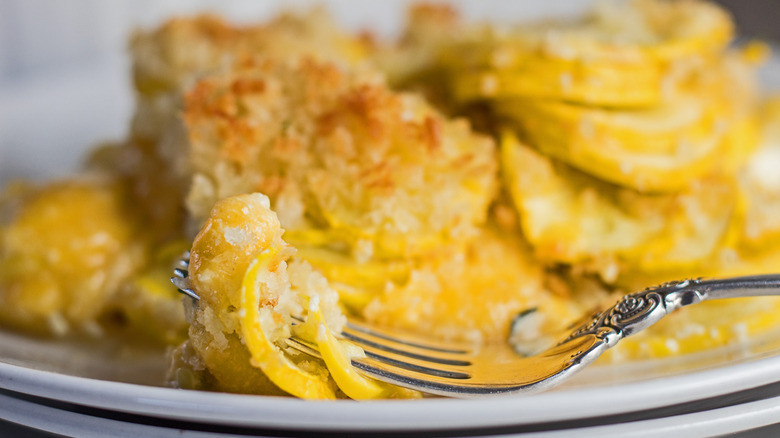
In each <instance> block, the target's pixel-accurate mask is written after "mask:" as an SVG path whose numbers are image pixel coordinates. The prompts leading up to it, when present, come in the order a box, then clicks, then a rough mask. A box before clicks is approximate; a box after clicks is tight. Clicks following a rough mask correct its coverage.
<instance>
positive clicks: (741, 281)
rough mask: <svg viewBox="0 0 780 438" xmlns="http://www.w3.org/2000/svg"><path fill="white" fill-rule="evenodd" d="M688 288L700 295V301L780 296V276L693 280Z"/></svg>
mask: <svg viewBox="0 0 780 438" xmlns="http://www.w3.org/2000/svg"><path fill="white" fill-rule="evenodd" d="M690 287H691V288H693V289H696V290H697V291H698V292H699V293H700V294H701V295H702V300H718V299H723V298H741V297H753V296H766V295H780V274H768V275H752V276H748V277H734V278H724V279H715V280H694V281H693V283H692V284H691V286H690Z"/></svg>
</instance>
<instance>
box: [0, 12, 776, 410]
mask: <svg viewBox="0 0 780 438" xmlns="http://www.w3.org/2000/svg"><path fill="white" fill-rule="evenodd" d="M735 35H736V30H735V27H734V24H733V22H732V19H731V17H730V16H729V14H728V13H727V12H726V11H725V10H723V9H721V8H720V7H719V6H716V5H714V4H711V3H708V2H704V1H697V0H680V1H667V0H632V1H610V2H601V3H598V5H597V6H596V7H594V9H593V10H592V11H591V12H590V13H589V14H588V15H587V16H585V17H583V18H580V19H577V20H559V21H554V20H545V21H541V22H537V23H526V24H515V25H499V24H495V23H475V22H469V21H467V20H463V19H461V18H459V17H458V14H457V11H455V10H454V9H453V8H451V7H449V6H446V5H416V6H413V7H412V8H411V9H410V12H409V18H408V23H407V26H406V28H405V29H404V30H403V31H402V33H401V36H400V37H399V38H398V39H397V41H393V42H385V41H379V40H378V39H376V38H374V37H372V36H370V35H369V34H367V33H360V34H358V33H350V32H347V31H346V30H343V29H341V28H340V27H339V26H338V25H337V24H336V23H334V21H333V20H331V18H330V17H329V16H328V14H327V12H326V11H324V10H322V9H314V10H312V11H310V12H308V13H303V14H291V13H286V14H282V15H280V16H278V17H277V18H274V19H272V20H271V21H268V22H265V23H259V24H252V25H243V26H236V25H233V24H230V23H227V22H225V21H223V20H222V19H220V18H218V17H215V16H211V15H201V16H195V17H187V18H174V19H171V20H169V21H168V22H166V23H164V24H162V25H161V26H160V27H158V28H156V29H152V30H145V31H139V32H137V33H136V34H134V35H133V36H132V38H131V41H130V53H131V56H132V60H133V70H132V72H133V84H134V87H135V100H136V106H135V113H134V115H133V118H132V121H131V124H130V132H129V134H128V136H127V138H126V139H124V140H122V141H120V142H116V143H112V144H107V145H102V146H100V147H98V148H96V149H95V150H94V152H93V153H92V154H91V155H90V156H89V157H88V159H86V160H85V165H84V171H83V172H82V174H80V175H79V176H74V177H73V178H70V179H66V180H63V181H55V182H51V183H47V184H37V185H36V184H33V183H27V182H12V183H10V184H8V185H7V187H5V188H4V189H3V191H2V192H1V194H0V324H1V325H2V326H4V327H7V328H9V329H13V330H19V331H22V332H26V333H29V334H33V335H37V336H54V337H57V336H59V337H69V336H76V337H78V336H87V337H93V338H100V337H101V336H113V335H114V333H115V332H116V331H117V330H118V331H122V332H128V333H132V334H134V335H135V334H137V335H141V336H142V337H143V338H144V339H146V342H149V343H156V344H158V345H161V346H167V348H168V353H167V354H168V359H169V363H170V366H169V371H168V381H167V382H166V383H167V384H168V385H170V386H173V387H178V388H186V389H201V390H213V391H227V392H238V393H251V394H265V395H292V396H296V397H302V398H317V399H335V398H353V399H372V398H416V397H420V396H421V394H419V393H417V392H415V391H411V390H406V389H402V388H399V387H395V386H392V385H389V384H385V383H381V382H378V381H375V380H373V379H370V378H367V377H365V376H363V375H362V374H360V373H359V372H358V371H357V370H356V369H355V368H353V366H352V365H351V363H350V358H351V357H355V356H359V355H362V354H364V352H363V351H362V350H361V349H360V348H358V347H356V346H354V345H353V344H351V343H349V342H347V341H344V340H342V339H340V338H338V337H337V336H335V334H336V333H338V332H339V331H340V328H341V327H342V326H343V324H344V323H345V321H346V318H345V315H352V316H356V317H359V318H361V319H363V320H365V321H367V322H368V323H369V324H373V325H377V326H390V327H398V328H403V329H406V330H409V331H411V332H415V331H416V332H419V333H425V334H427V335H431V336H435V337H437V338H440V339H443V340H457V341H461V342H469V343H473V344H487V343H495V342H506V340H507V339H508V338H510V335H512V339H513V341H514V342H516V343H517V345H518V346H519V347H518V348H522V345H523V343H528V344H529V345H531V344H533V342H534V341H538V338H541V337H543V336H544V335H545V334H551V333H555V332H557V331H559V330H562V329H563V328H564V327H566V326H567V325H568V324H569V323H570V322H572V320H573V319H574V318H576V317H577V316H578V315H581V314H583V313H585V312H586V311H588V310H589V309H591V308H592V307H594V306H597V305H605V304H610V303H611V302H612V301H614V300H615V298H616V297H617V296H620V295H622V294H624V293H627V292H631V291H635V290H639V289H643V288H645V287H648V286H652V285H654V284H657V283H661V282H664V281H669V280H675V279H680V278H686V277H699V276H732V275H747V274H759V273H769V272H777V271H778V270H779V269H780V246H778V245H777V244H776V243H774V242H776V241H777V239H778V236H780V180H778V173H777V171H776V169H777V168H778V166H780V98H777V97H775V98H773V97H770V96H767V94H766V93H765V92H763V91H762V90H761V87H760V84H759V83H758V81H757V75H756V71H757V69H758V67H759V66H760V64H761V62H762V61H763V60H764V59H765V58H766V57H767V56H768V49H767V47H766V46H765V45H763V44H761V43H758V42H750V43H745V44H742V45H736V44H733V39H734V37H735ZM187 250H189V251H190V264H189V279H190V281H191V283H192V287H193V289H194V290H195V291H196V292H197V294H198V296H200V300H198V301H194V300H192V299H190V298H187V297H184V298H183V299H182V298H181V297H180V296H179V295H178V294H177V293H176V290H175V288H174V287H173V286H171V285H170V284H169V280H168V277H169V276H170V274H169V273H170V272H171V271H172V270H173V267H174V264H175V262H176V261H177V259H178V258H179V257H180V256H181V254H182V253H184V251H187ZM778 312H780V299H778V298H776V297H763V298H751V299H741V300H739V301H735V302H730V301H726V302H713V303H709V302H708V303H704V304H702V305H700V306H697V307H696V308H695V309H692V310H690V311H687V312H684V313H680V314H675V315H671V316H670V317H669V318H666V319H664V320H663V321H662V322H661V323H659V324H658V325H657V326H654V327H653V328H651V329H649V330H647V331H646V332H643V333H642V334H640V335H638V336H635V337H632V338H629V339H628V340H626V341H624V342H622V343H621V344H620V346H619V347H617V348H615V349H613V350H610V352H609V353H608V354H607V355H605V357H604V358H603V359H601V362H602V363H607V362H610V361H612V362H620V361H638V360H646V359H653V358H662V357H666V356H673V355H680V354H687V353H694V352H700V351H703V350H706V349H710V348H715V347H720V346H725V345H738V344H740V343H742V342H745V341H746V340H747V337H748V336H750V335H754V334H760V333H764V332H768V331H769V330H772V329H776V328H777V326H778V324H777V323H776V320H777V318H776V317H775V316H776V315H777V314H778ZM529 315H530V316H531V317H529ZM521 316H523V317H524V320H523V322H524V323H523V330H524V333H513V330H512V328H513V327H514V326H516V325H517V324H516V323H517V322H518V320H519V319H520V317H521ZM293 335H295V336H296V337H297V338H300V339H304V340H306V342H308V343H309V344H311V345H315V346H316V347H317V349H318V350H319V351H320V353H321V358H314V357H310V356H307V355H305V354H302V353H300V352H297V351H296V350H294V349H292V348H290V347H289V346H288V345H287V343H286V340H287V339H288V338H290V337H291V336H293ZM162 383H163V382H161V384H162Z"/></svg>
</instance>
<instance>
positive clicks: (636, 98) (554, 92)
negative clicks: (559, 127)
mask: <svg viewBox="0 0 780 438" xmlns="http://www.w3.org/2000/svg"><path fill="white" fill-rule="evenodd" d="M733 31H734V26H733V23H732V20H731V17H730V16H729V15H728V13H727V12H726V11H724V10H723V9H721V8H719V7H717V6H715V5H713V4H710V3H705V2H701V1H682V2H670V1H659V0H634V1H630V2H604V3H602V4H600V5H598V7H596V8H595V9H594V11H593V12H592V13H591V15H590V16H589V17H587V18H586V19H584V20H580V21H575V22H573V23H571V22H568V23H567V22H560V23H554V22H543V23H540V24H537V25H531V26H525V27H522V26H521V27H517V28H511V29H487V30H484V31H482V32H474V34H473V35H470V36H468V37H465V38H464V40H465V41H464V42H462V43H460V44H453V45H452V47H451V49H450V50H446V51H445V54H444V55H443V56H444V60H445V61H444V63H445V65H447V66H448V67H449V69H450V71H451V75H452V77H453V81H454V88H455V94H456V96H457V97H459V98H460V99H461V100H473V99H485V98H502V99H504V98H518V97H522V98H551V99H559V100H563V101H568V102H576V103H582V104H589V105H597V106H612V107H623V108H626V107H640V106H648V105H654V104H657V103H658V102H660V101H661V100H662V98H663V97H664V96H665V94H666V93H667V92H668V91H669V90H670V87H674V86H675V85H676V82H678V81H679V79H680V78H681V77H684V74H683V75H681V70H682V72H684V71H685V70H686V69H687V67H686V65H687V64H689V63H690V62H691V60H695V59H698V58H704V59H706V58H709V57H711V56H712V55H715V54H717V53H718V52H720V51H722V50H723V49H724V48H725V47H726V46H727V44H728V42H729V41H730V40H731V38H732V35H733Z"/></svg>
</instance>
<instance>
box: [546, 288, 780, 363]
mask: <svg viewBox="0 0 780 438" xmlns="http://www.w3.org/2000/svg"><path fill="white" fill-rule="evenodd" d="M761 295H780V275H777V274H771V275H756V276H749V277H735V278H727V279H721V280H718V279H716V280H702V279H701V278H694V279H688V280H682V281H673V282H669V283H664V284H662V285H659V286H655V287H651V288H647V289H645V290H643V291H640V292H635V293H632V294H628V295H626V296H624V297H623V298H622V299H621V300H620V301H618V303H617V304H615V305H614V306H612V307H610V308H608V309H606V310H604V311H602V312H598V313H596V314H594V315H593V316H592V318H591V319H590V320H589V321H588V322H586V323H584V324H582V325H580V327H579V328H576V329H575V330H574V331H572V333H571V334H570V335H569V336H568V337H567V338H566V339H565V340H563V341H562V342H561V343H560V344H564V343H567V342H569V341H571V340H574V339H576V338H579V337H582V336H586V335H594V336H596V337H597V338H598V339H600V340H601V341H602V342H603V343H604V344H605V347H607V348H609V347H612V346H614V345H615V344H616V343H617V342H618V341H619V340H620V339H622V338H624V337H626V336H630V335H631V334H633V333H636V332H639V331H641V330H644V329H645V328H647V327H649V326H651V325H653V324H655V323H656V322H658V321H659V320H660V319H661V318H663V317H664V316H666V315H668V314H669V313H672V312H673V311H675V310H677V309H679V308H681V307H685V306H689V305H692V304H696V303H700V302H702V301H705V300H713V299H723V298H740V297H749V296H761ZM560 344H559V345H560Z"/></svg>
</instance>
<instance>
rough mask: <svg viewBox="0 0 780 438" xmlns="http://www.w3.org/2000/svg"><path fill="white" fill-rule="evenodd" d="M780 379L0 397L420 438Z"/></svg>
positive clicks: (53, 379) (23, 382)
mask: <svg viewBox="0 0 780 438" xmlns="http://www.w3.org/2000/svg"><path fill="white" fill-rule="evenodd" d="M778 369H780V356H773V357H766V358H760V359H756V360H753V361H748V362H745V363H739V364H735V365H731V366H725V367H720V368H716V369H708V370H702V371H695V372H692V373H687V374H683V375H675V376H670V377H663V378H656V379H650V380H643V381H638V382H630V383H624V384H619V385H610V386H606V387H599V388H593V387H590V388H571V389H565V390H557V391H551V392H546V393H541V394H535V395H527V396H495V397H490V398H481V399H461V400H458V399H443V398H429V399H423V400H377V401H370V402H357V401H352V400H337V401H321V400H300V399H294V398H285V397H273V396H257V395H246V394H231V393H220V392H207V391H194V390H181V389H174V388H166V387H154V386H145V385H138V384H132V383H124V382H116V381H109V380H98V379H92V378H87V377H79V376H72V375H66V374H60V373H56V372H51V371H43V370H36V369H32V368H27V367H23V366H19V365H13V364H10V363H6V362H3V361H2V359H1V358H0V388H3V389H6V390H10V391H14V392H18V393H22V394H28V395H31V396H35V397H42V398H47V399H51V400H58V401H64V402H67V403H71V404H76V405H81V406H85V407H92V408H99V409H106V410H111V411H115V412H124V413H129V414H137V415H145V416H149V417H154V418H160V419H170V420H178V421H190V422H196V423H208V424H219V425H230V426H241V427H266V428H274V429H282V430H320V431H322V430H331V431H334V430H339V431H358V430H362V431H365V430H367V429H371V430H377V431H411V430H417V431H420V430H441V429H457V428H464V427H468V428H475V427H476V428H479V427H501V426H517V425H527V424H538V423H544V422H554V421H562V420H576V419H587V418H594V417H598V416H607V415H616V414H622V413H630V412H638V411H643V410H648V409H653V408H661V407H665V406H672V405H676V404H681V403H686V402H694V401H697V400H703V399H707V398H712V397H718V396H723V395H726V394H730V393H734V392H739V391H744V390H749V389H752V388H757V387H760V386H764V385H768V384H772V383H777V382H780V372H778V371H777V370H778ZM585 401H586V403H583V402H585ZM388 413H392V415H388ZM518 413H522V414H518ZM399 418H402V419H403V420H404V421H402V422H401V421H399Z"/></svg>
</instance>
